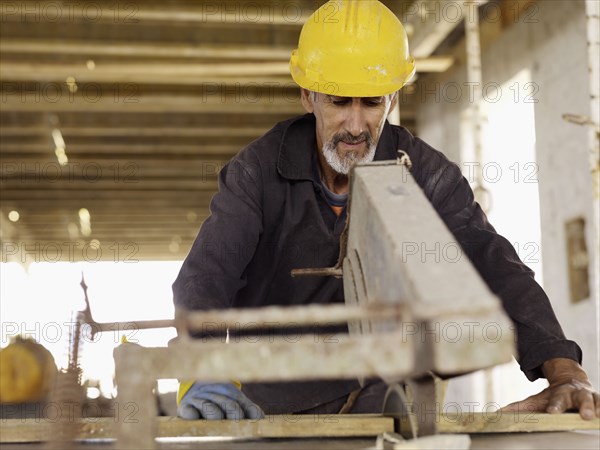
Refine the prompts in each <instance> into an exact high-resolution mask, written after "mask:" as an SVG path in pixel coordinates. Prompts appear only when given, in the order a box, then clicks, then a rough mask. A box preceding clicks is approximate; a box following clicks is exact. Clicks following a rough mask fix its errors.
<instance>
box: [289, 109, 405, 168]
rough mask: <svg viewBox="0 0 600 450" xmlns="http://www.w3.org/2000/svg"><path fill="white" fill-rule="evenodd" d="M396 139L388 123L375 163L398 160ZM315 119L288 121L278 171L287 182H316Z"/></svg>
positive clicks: (309, 117)
mask: <svg viewBox="0 0 600 450" xmlns="http://www.w3.org/2000/svg"><path fill="white" fill-rule="evenodd" d="M396 141H397V139H396V137H395V136H394V132H393V130H392V126H391V125H390V124H389V122H388V121H387V120H386V121H385V125H384V126H383V132H382V133H381V137H380V138H379V142H378V144H377V150H376V151H375V157H374V160H375V161H382V160H389V159H396V146H397V142H396ZM316 142H317V135H316V130H315V116H314V115H313V114H305V115H303V116H299V117H297V118H296V119H293V120H292V121H290V122H288V124H287V127H286V128H285V129H284V131H283V138H282V140H281V146H280V147H279V159H278V160H277V170H278V172H279V174H280V175H281V176H282V177H284V178H287V179H288V180H313V173H312V158H313V157H314V156H315V152H316Z"/></svg>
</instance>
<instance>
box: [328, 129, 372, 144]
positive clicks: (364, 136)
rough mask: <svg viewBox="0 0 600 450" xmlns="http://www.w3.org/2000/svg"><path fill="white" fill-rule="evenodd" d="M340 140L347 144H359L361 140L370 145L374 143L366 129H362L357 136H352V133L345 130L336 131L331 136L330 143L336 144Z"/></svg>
mask: <svg viewBox="0 0 600 450" xmlns="http://www.w3.org/2000/svg"><path fill="white" fill-rule="evenodd" d="M340 141H344V142H347V143H348V144H360V143H361V142H366V143H367V145H368V146H371V145H373V144H374V143H375V141H374V140H373V136H371V133H369V132H368V131H363V132H362V133H360V134H359V135H358V136H353V135H352V134H350V133H348V132H347V131H346V132H342V133H336V134H334V135H333V137H332V138H331V143H332V144H333V146H334V147H335V146H337V145H338V143H339V142H340Z"/></svg>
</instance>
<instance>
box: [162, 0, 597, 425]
mask: <svg viewBox="0 0 600 450" xmlns="http://www.w3.org/2000/svg"><path fill="white" fill-rule="evenodd" d="M332 11H334V12H335V14H334V15H332ZM290 70H291V73H292V77H293V78H294V80H295V81H296V82H297V83H298V84H299V85H300V87H301V88H302V90H301V101H302V105H303V106H304V108H305V109H306V111H307V113H308V114H306V115H304V116H301V117H297V118H294V119H291V120H288V121H285V122H282V123H279V124H277V125H276V126H275V127H274V128H273V129H272V130H271V131H269V132H268V133H267V134H265V135H264V136H262V137H260V138H259V139H257V140H256V141H254V142H252V143H251V144H249V145H248V146H247V147H246V148H244V149H243V150H242V151H241V152H240V153H239V154H238V155H236V156H235V157H234V158H233V159H232V160H231V161H230V162H229V163H228V164H227V165H226V166H225V167H224V168H223V170H222V171H221V172H220V174H219V192H218V193H217V194H216V195H215V197H214V198H213V200H212V203H211V216H210V217H209V218H208V219H207V220H206V221H205V222H204V224H203V225H202V228H201V230H200V233H199V235H198V237H197V239H196V241H195V242H194V245H193V246H192V249H191V250H190V253H189V255H188V257H187V258H186V260H185V262H184V264H183V267H182V268H181V272H180V274H179V276H178V278H177V280H176V281H175V283H174V285H173V292H174V301H175V304H176V306H178V307H180V308H189V309H211V308H229V307H255V306H269V305H301V304H307V303H334V302H343V301H344V296H343V287H342V282H341V280H339V279H333V278H329V277H308V278H301V279H298V278H291V277H290V271H291V270H292V269H295V268H303V267H330V266H333V265H334V264H335V262H336V261H337V257H338V253H339V237H340V233H341V232H342V230H343V228H344V225H345V223H346V204H347V198H348V189H349V186H348V173H349V171H350V169H351V167H352V166H353V165H354V164H357V163H365V162H370V161H372V160H385V159H395V158H396V151H397V149H402V150H404V151H405V152H406V153H407V154H408V156H409V157H410V159H411V160H412V164H413V167H412V170H411V173H412V175H413V176H414V178H415V180H416V181H417V183H418V184H419V185H420V187H421V188H422V189H423V191H424V193H425V194H426V196H427V197H428V199H429V200H430V202H431V203H432V205H433V207H434V208H435V209H436V211H437V212H438V213H439V215H440V216H441V218H442V219H443V220H444V222H445V224H446V225H447V226H448V228H449V229H450V230H451V231H452V233H453V234H454V237H455V238H456V240H457V241H458V242H459V243H460V244H461V246H462V248H463V250H464V251H465V253H466V254H467V255H468V256H469V258H470V259H471V260H472V261H473V263H474V265H475V267H476V268H477V270H478V272H479V273H480V275H481V276H482V277H483V279H484V280H485V281H486V282H487V284H488V285H489V287H490V288H491V290H492V291H493V292H494V293H496V294H497V295H498V296H499V297H500V298H501V300H502V302H503V305H504V307H505V309H506V311H507V312H508V314H509V316H510V317H511V319H512V320H513V321H514V322H515V325H516V332H517V336H518V358H519V362H520V365H521V369H522V370H523V372H524V373H525V374H526V376H527V377H528V378H529V379H530V380H535V379H537V378H540V377H546V378H547V379H548V381H549V383H550V386H549V388H547V389H545V390H544V391H543V392H541V393H540V394H537V395H535V396H532V397H530V398H529V399H527V400H525V401H524V402H519V403H515V404H513V405H509V407H508V409H524V410H525V409H527V410H532V409H535V410H538V411H548V412H563V411H566V410H567V409H578V410H579V411H580V414H581V416H582V417H584V418H586V419H588V418H592V417H594V416H600V398H599V397H598V394H597V393H595V392H594V391H593V389H592V386H591V384H590V382H589V380H588V378H587V375H586V374H585V372H584V371H583V369H582V368H581V366H580V365H579V364H580V362H581V356H582V355H581V350H580V348H579V347H578V346H577V344H576V343H574V342H572V341H569V340H567V339H566V338H565V336H564V334H563V332H562V330H561V328H560V325H559V324H558V322H557V320H556V317H555V315H554V312H553V311H552V307H551V306H550V302H549V301H548V298H547V296H546V295H545V293H544V292H543V290H542V289H541V287H540V286H539V285H538V284H537V283H536V282H535V281H534V278H533V273H532V272H531V270H529V269H528V268H527V267H526V266H525V265H524V264H523V263H522V262H521V261H520V260H519V258H518V256H517V254H516V253H515V251H514V249H513V248H512V246H511V244H510V243H509V242H508V241H507V240H506V239H504V238H503V237H502V236H500V235H498V234H497V233H496V232H495V230H494V228H493V227H492V226H491V225H490V224H489V223H488V221H487V219H486V217H485V215H484V213H483V212H482V210H481V208H480V207H479V205H478V204H477V203H476V202H475V201H474V198H473V193H472V191H471V189H470V187H469V185H468V183H467V181H466V180H465V179H464V178H463V177H462V175H461V173H460V169H459V168H458V167H457V166H456V165H455V164H453V163H451V162H449V161H448V160H447V159H446V158H445V156H444V155H443V154H442V153H440V152H437V151H436V150H434V149H432V148H431V147H429V146H428V145H427V144H425V143H424V142H423V141H421V140H419V139H417V138H414V137H413V136H412V135H411V134H410V133H409V132H408V131H407V130H405V129H404V128H402V127H396V126H391V125H390V124H389V123H388V122H387V121H386V117H387V115H388V113H389V112H390V111H391V110H392V109H393V108H394V106H395V105H396V102H397V92H398V90H400V89H401V88H402V86H403V85H404V84H405V83H406V81H408V79H409V78H410V77H411V76H412V75H413V73H414V60H413V58H411V57H410V55H409V52H408V44H407V38H406V34H405V31H404V28H403V27H402V24H401V23H400V21H399V20H398V19H397V18H396V17H395V16H394V14H393V13H391V12H390V11H389V10H388V9H387V8H386V7H385V6H384V5H383V4H381V3H380V2H378V1H331V2H328V3H327V4H325V5H324V6H323V7H321V8H320V9H319V10H317V11H316V12H315V13H314V14H313V16H312V17H311V18H310V19H309V20H308V21H307V23H306V24H305V25H304V27H303V29H302V33H301V35H300V42H299V45H298V49H297V50H295V51H294V52H293V53H292V57H291V61H290ZM231 333H232V332H230V336H231ZM384 393H385V385H384V383H382V382H381V381H378V380H369V382H368V383H367V384H366V386H365V387H364V388H362V389H360V387H359V384H358V382H357V381H355V380H335V381H314V382H303V383H254V384H247V385H244V386H243V388H241V390H240V386H239V385H234V384H233V383H223V384H205V383H202V382H201V381H198V382H195V383H182V386H181V388H180V396H179V398H180V405H179V414H180V416H182V417H184V418H189V419H194V418H199V417H204V418H207V419H220V418H243V417H248V418H259V417H262V414H263V410H264V411H266V412H267V413H271V414H277V413H290V412H293V413H307V412H318V413H333V412H339V411H340V410H343V411H345V412H352V413H366V412H372V413H375V412H380V411H381V408H382V403H383V395H384ZM350 400H351V401H350Z"/></svg>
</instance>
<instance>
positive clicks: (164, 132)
mask: <svg viewBox="0 0 600 450" xmlns="http://www.w3.org/2000/svg"><path fill="white" fill-rule="evenodd" d="M59 128H60V131H61V133H62V135H63V137H65V138H68V137H70V136H73V137H92V138H96V137H135V138H138V137H221V136H229V137H231V136H239V137H258V136H261V135H262V134H264V133H265V132H266V131H267V130H268V128H266V127H237V126H231V127H203V126H193V127H166V126H165V127H144V126H140V127H122V126H115V127H106V126H105V127H99V126H80V127H73V126H60V127H59ZM50 129H51V128H50V126H46V127H43V126H21V125H17V126H3V127H0V136H2V137H14V136H31V135H32V134H43V135H47V134H48V133H50ZM0 148H1V147H0Z"/></svg>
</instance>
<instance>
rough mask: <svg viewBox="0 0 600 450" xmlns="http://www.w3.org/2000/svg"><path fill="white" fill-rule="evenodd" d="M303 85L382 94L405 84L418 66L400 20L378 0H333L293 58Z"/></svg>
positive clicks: (306, 29) (346, 93)
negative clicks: (409, 48) (410, 50)
mask: <svg viewBox="0 0 600 450" xmlns="http://www.w3.org/2000/svg"><path fill="white" fill-rule="evenodd" d="M290 72H291V74H292V78H293V79H294V81H295V82H296V83H298V84H299V85H300V86H301V87H303V88H305V89H308V90H311V91H316V92H322V93H325V94H330V95H339V96H341V97H378V96H381V95H387V94H391V93H393V92H396V91H398V90H400V89H401V88H402V86H404V85H405V84H406V82H407V81H408V80H409V79H410V78H411V77H412V76H413V74H414V72H415V60H414V58H413V57H412V56H410V54H409V52H408V38H407V36H406V31H405V30H404V27H403V26H402V23H400V20H398V18H397V17H396V16H395V15H394V13H392V12H391V11H390V10H389V9H388V8H387V7H386V6H385V5H384V4H383V3H381V2H379V1H377V0H331V1H329V2H327V3H325V4H324V5H323V6H321V7H320V8H319V9H318V10H316V11H315V12H314V13H313V14H312V16H310V18H309V19H308V20H307V21H306V23H305V24H304V26H303V27H302V31H301V33H300V40H299V42H298V48H297V49H296V50H294V51H293V52H292V57H291V59H290Z"/></svg>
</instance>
